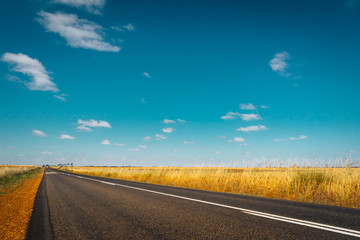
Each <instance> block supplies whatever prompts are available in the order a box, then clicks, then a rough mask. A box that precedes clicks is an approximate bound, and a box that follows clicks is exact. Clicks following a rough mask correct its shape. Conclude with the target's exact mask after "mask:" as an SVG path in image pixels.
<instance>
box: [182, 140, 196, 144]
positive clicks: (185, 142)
mask: <svg viewBox="0 0 360 240" xmlns="http://www.w3.org/2000/svg"><path fill="white" fill-rule="evenodd" d="M184 144H195V142H189V141H184Z"/></svg>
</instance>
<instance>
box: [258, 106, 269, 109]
mask: <svg viewBox="0 0 360 240" xmlns="http://www.w3.org/2000/svg"><path fill="white" fill-rule="evenodd" d="M260 108H262V109H269V108H270V107H269V106H265V105H261V106H260Z"/></svg>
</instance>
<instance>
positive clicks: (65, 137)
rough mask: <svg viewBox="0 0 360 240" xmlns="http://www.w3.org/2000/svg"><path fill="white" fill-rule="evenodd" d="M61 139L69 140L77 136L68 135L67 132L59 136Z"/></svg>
mask: <svg viewBox="0 0 360 240" xmlns="http://www.w3.org/2000/svg"><path fill="white" fill-rule="evenodd" d="M59 139H69V140H74V139H75V138H74V137H73V136H70V135H67V134H62V135H60V136H59Z"/></svg>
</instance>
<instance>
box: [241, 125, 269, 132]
mask: <svg viewBox="0 0 360 240" xmlns="http://www.w3.org/2000/svg"><path fill="white" fill-rule="evenodd" d="M266 129H267V127H265V126H264V125H260V124H259V125H257V126H248V127H240V128H238V129H236V131H241V132H258V131H261V130H266Z"/></svg>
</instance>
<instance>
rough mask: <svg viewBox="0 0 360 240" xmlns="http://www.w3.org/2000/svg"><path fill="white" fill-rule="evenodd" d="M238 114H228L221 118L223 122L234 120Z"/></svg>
mask: <svg viewBox="0 0 360 240" xmlns="http://www.w3.org/2000/svg"><path fill="white" fill-rule="evenodd" d="M239 114H240V113H237V112H236V113H234V112H228V113H227V114H226V115H225V116H221V119H223V120H234V119H236V118H237V116H239Z"/></svg>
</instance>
